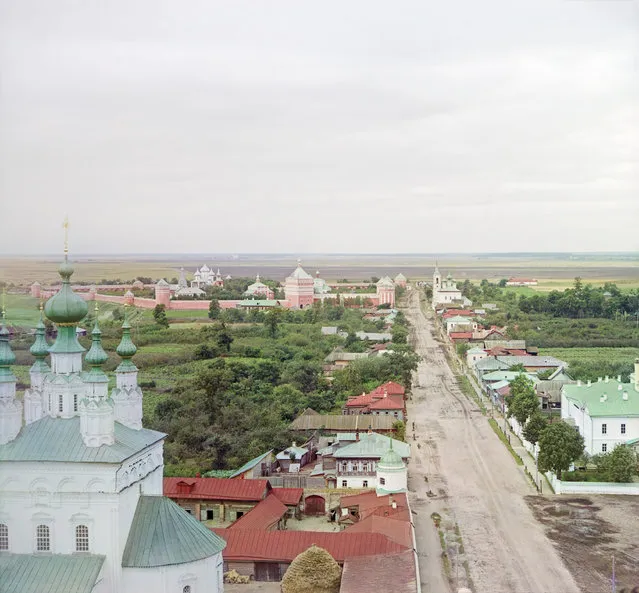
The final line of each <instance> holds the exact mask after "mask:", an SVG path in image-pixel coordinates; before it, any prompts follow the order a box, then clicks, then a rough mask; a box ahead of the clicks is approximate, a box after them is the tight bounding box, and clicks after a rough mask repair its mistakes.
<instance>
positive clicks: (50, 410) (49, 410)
mask: <svg viewBox="0 0 639 593" xmlns="http://www.w3.org/2000/svg"><path fill="white" fill-rule="evenodd" d="M51 406H52V404H51V394H49V409H48V410H47V412H49V414H50V413H51V412H53V409H52V408H51Z"/></svg>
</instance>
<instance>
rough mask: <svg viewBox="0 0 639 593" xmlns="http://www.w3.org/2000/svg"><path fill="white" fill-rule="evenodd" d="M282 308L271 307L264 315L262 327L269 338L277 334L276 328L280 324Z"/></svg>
mask: <svg viewBox="0 0 639 593" xmlns="http://www.w3.org/2000/svg"><path fill="white" fill-rule="evenodd" d="M281 317H282V310H281V309H280V308H279V307H273V308H272V309H270V310H269V311H268V312H267V313H266V315H265V316H264V327H266V330H267V332H268V335H269V336H270V337H271V338H274V337H275V336H277V328H278V327H279V325H280V319H281Z"/></svg>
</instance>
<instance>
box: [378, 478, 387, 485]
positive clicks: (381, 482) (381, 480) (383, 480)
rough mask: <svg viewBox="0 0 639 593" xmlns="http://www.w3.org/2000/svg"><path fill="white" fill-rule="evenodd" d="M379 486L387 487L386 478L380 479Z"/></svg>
mask: <svg viewBox="0 0 639 593" xmlns="http://www.w3.org/2000/svg"><path fill="white" fill-rule="evenodd" d="M379 485H380V486H386V478H380V479H379Z"/></svg>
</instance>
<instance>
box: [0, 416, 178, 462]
mask: <svg viewBox="0 0 639 593" xmlns="http://www.w3.org/2000/svg"><path fill="white" fill-rule="evenodd" d="M165 437H166V435H165V434H164V433H162V432H156V431H155V430H149V429H147V428H142V429H140V430H134V429H133V428H128V427H126V426H124V424H120V423H119V422H116V423H115V443H114V444H113V445H102V446H101V447H87V446H86V445H85V444H84V441H83V440H82V435H81V434H80V417H79V416H75V417H74V418H51V417H50V416H45V417H43V418H41V419H40V420H36V421H35V422H32V423H31V424H27V425H26V426H23V427H22V430H21V431H20V433H19V434H18V436H17V437H16V438H15V439H14V440H13V441H11V442H9V443H7V444H6V445H0V461H61V462H65V463H121V462H122V461H124V460H125V459H128V458H129V457H131V456H132V455H135V454H136V453H139V452H140V451H142V450H143V449H146V448H147V447H149V446H150V445H153V444H154V443H157V442H159V441H161V440H163V439H164V438H165Z"/></svg>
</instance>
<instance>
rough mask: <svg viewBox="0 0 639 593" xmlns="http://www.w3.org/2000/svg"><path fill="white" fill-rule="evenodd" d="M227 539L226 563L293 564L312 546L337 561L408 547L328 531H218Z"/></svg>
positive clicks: (381, 537)
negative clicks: (298, 556) (242, 561)
mask: <svg viewBox="0 0 639 593" xmlns="http://www.w3.org/2000/svg"><path fill="white" fill-rule="evenodd" d="M213 531H215V533H217V534H218V535H219V536H220V537H222V538H223V539H224V540H226V549H225V550H224V552H223V556H224V560H226V561H227V562H229V561H241V560H244V561H259V562H292V561H293V559H294V558H295V557H296V556H297V555H298V554H301V553H302V552H304V551H305V550H307V549H308V548H310V547H311V546H312V545H316V546H319V547H320V548H324V549H325V550H326V551H327V552H328V553H329V554H330V555H331V556H332V557H333V558H335V560H337V562H344V559H345V558H349V557H352V556H364V555H367V554H392V553H395V552H401V551H403V550H405V549H406V548H405V547H404V546H402V545H400V544H398V543H396V542H394V541H391V540H390V539H388V538H387V537H386V536H384V535H382V534H380V533H347V532H345V531H341V532H325V531H257V530H249V529H214V530H213Z"/></svg>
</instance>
